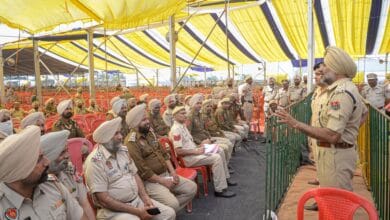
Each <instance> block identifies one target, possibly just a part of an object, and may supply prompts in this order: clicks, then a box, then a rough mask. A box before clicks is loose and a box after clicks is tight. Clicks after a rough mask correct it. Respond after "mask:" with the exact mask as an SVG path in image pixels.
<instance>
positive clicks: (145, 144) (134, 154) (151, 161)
mask: <svg viewBox="0 0 390 220" xmlns="http://www.w3.org/2000/svg"><path fill="white" fill-rule="evenodd" d="M125 144H126V146H127V149H128V150H129V154H130V156H131V158H133V160H134V162H135V165H136V166H137V168H138V174H139V175H140V177H141V178H142V180H144V181H145V180H148V179H149V178H150V177H152V176H153V175H154V174H156V175H160V174H162V173H164V172H166V171H168V167H167V164H166V161H167V160H169V159H170V157H169V154H168V153H167V151H166V150H164V149H163V148H162V147H161V146H160V144H159V142H158V139H157V137H156V135H155V134H154V133H153V132H152V131H150V132H148V134H147V135H146V136H145V135H144V134H141V133H140V132H138V131H136V130H135V129H132V130H131V131H130V133H129V135H127V137H126V138H125Z"/></svg>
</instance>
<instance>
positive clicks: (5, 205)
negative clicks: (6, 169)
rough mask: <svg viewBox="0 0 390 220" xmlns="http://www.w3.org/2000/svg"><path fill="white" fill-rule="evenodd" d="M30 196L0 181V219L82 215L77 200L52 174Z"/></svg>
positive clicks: (60, 219) (54, 219)
mask: <svg viewBox="0 0 390 220" xmlns="http://www.w3.org/2000/svg"><path fill="white" fill-rule="evenodd" d="M32 198H33V199H30V198H24V197H23V196H21V195H20V194H19V193H17V192H15V191H13V190H12V189H11V188H9V187H8V186H7V185H6V184H4V183H3V182H2V183H0V213H1V215H0V219H4V220H6V219H20V220H22V219H31V220H39V219H45V220H46V219H47V220H73V219H75V220H78V219H81V217H82V216H83V209H82V208H81V207H80V205H79V204H78V202H77V201H76V200H75V199H74V198H73V197H72V195H71V194H70V193H69V192H68V190H67V189H66V188H65V186H64V185H62V184H61V183H60V182H58V181H57V179H56V177H54V176H50V177H49V179H48V181H47V182H45V183H42V184H39V185H38V186H37V187H36V188H35V189H34V192H33V196H32Z"/></svg>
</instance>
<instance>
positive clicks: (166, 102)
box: [164, 94, 176, 106]
mask: <svg viewBox="0 0 390 220" xmlns="http://www.w3.org/2000/svg"><path fill="white" fill-rule="evenodd" d="M172 100H174V101H175V102H176V97H175V94H170V95H168V96H166V97H165V98H164V104H165V105H167V106H168V105H169V102H170V101H172Z"/></svg>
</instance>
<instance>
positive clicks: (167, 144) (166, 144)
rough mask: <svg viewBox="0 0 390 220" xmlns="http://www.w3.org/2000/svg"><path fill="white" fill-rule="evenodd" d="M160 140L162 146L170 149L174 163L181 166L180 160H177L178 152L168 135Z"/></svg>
mask: <svg viewBox="0 0 390 220" xmlns="http://www.w3.org/2000/svg"><path fill="white" fill-rule="evenodd" d="M159 142H160V144H161V147H163V148H165V149H166V150H167V151H169V153H170V155H171V161H172V163H173V165H174V166H175V167H176V168H178V167H180V164H179V162H178V161H177V155H176V152H175V149H174V147H173V144H172V142H171V141H170V140H169V138H167V137H162V138H160V139H159Z"/></svg>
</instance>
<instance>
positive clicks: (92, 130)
mask: <svg viewBox="0 0 390 220" xmlns="http://www.w3.org/2000/svg"><path fill="white" fill-rule="evenodd" d="M105 121H106V120H105V119H96V120H95V121H93V122H92V126H91V133H93V132H94V131H95V130H96V128H97V127H99V125H101V124H102V123H103V122H105Z"/></svg>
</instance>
